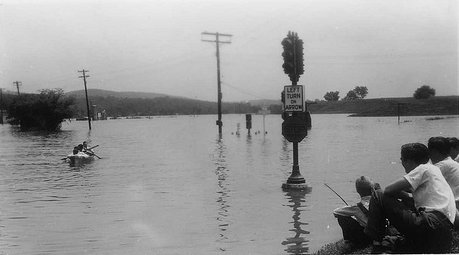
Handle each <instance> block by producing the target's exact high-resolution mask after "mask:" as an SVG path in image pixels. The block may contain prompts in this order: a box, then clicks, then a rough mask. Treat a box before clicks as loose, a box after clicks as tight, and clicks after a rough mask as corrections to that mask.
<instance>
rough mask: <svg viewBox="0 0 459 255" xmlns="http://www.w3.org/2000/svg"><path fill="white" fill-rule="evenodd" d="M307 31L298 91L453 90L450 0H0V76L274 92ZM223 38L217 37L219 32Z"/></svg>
mask: <svg viewBox="0 0 459 255" xmlns="http://www.w3.org/2000/svg"><path fill="white" fill-rule="evenodd" d="M289 30H292V31H295V32H297V33H298V36H299V37H300V38H301V39H302V40H303V41H304V47H305V50H304V59H305V73H304V74H303V75H302V76H301V77H300V81H299V84H303V85H305V92H306V98H307V99H312V100H314V99H316V98H318V99H323V96H324V94H325V93H326V92H327V91H339V92H340V96H341V97H344V96H345V95H346V93H347V92H348V91H349V90H351V89H353V88H354V87H355V86H366V87H367V88H368V91H369V94H368V97H369V98H378V97H405V96H412V94H413V92H414V90H415V89H416V88H418V87H420V86H422V85H424V84H427V85H430V86H431V87H433V88H434V89H435V90H436V92H437V95H458V94H459V88H458V64H457V63H458V4H457V1H456V0H352V1H351V0H347V1H346V0H299V1H292V0H271V1H258V0H257V1H255V0H187V1H185V0H182V1H179V0H91V1H90V0H0V67H1V69H0V87H2V88H4V89H6V90H12V91H15V87H14V86H13V82H14V81H21V82H22V87H20V89H21V91H23V92H36V91H37V90H39V89H44V88H63V89H64V90H65V91H72V90H80V89H83V88H84V86H83V81H82V79H79V78H78V75H79V74H78V73H77V71H78V70H82V69H83V68H84V69H86V70H89V75H90V77H89V78H88V87H89V88H97V89H105V90H114V91H141V92H156V93H165V94H169V95H177V96H185V97H189V98H195V99H202V100H209V101H216V100H217V71H216V69H217V68H216V57H215V53H216V47H215V43H210V42H203V41H202V40H201V39H212V38H211V37H210V38H209V37H206V38H203V37H202V36H201V33H202V32H204V31H207V32H219V33H226V34H232V35H233V36H232V38H231V44H223V45H221V47H220V56H221V74H222V92H223V101H245V100H250V99H279V98H280V92H281V90H282V89H283V86H284V85H289V84H290V80H289V79H288V77H287V75H285V74H284V72H283V69H282V67H281V66H282V63H283V60H282V56H281V53H282V45H281V41H282V39H283V38H284V37H285V36H286V35H287V33H288V31H289ZM224 39H226V38H224Z"/></svg>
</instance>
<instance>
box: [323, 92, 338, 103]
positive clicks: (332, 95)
mask: <svg viewBox="0 0 459 255" xmlns="http://www.w3.org/2000/svg"><path fill="white" fill-rule="evenodd" d="M324 99H325V100H327V101H338V100H339V91H329V92H327V93H325V95H324Z"/></svg>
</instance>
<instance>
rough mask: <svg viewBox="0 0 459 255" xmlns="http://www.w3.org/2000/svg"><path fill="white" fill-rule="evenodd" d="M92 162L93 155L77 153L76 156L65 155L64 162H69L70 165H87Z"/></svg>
mask: <svg viewBox="0 0 459 255" xmlns="http://www.w3.org/2000/svg"><path fill="white" fill-rule="evenodd" d="M93 160H94V156H93V155H88V154H86V153H84V152H81V151H80V152H78V153H77V154H69V155H67V158H66V161H68V162H70V164H77V165H78V164H84V163H89V162H91V161H93Z"/></svg>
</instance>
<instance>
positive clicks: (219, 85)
mask: <svg viewBox="0 0 459 255" xmlns="http://www.w3.org/2000/svg"><path fill="white" fill-rule="evenodd" d="M201 35H212V36H215V40H204V39H201V40H202V41H203V42H214V43H215V44H216V46H217V87H218V95H217V98H218V120H217V125H218V134H219V135H220V136H221V135H222V126H223V122H222V91H221V81H220V47H219V45H220V43H231V42H230V41H220V36H223V37H227V38H229V39H231V37H232V36H233V35H230V34H220V33H218V32H217V33H209V32H202V33H201Z"/></svg>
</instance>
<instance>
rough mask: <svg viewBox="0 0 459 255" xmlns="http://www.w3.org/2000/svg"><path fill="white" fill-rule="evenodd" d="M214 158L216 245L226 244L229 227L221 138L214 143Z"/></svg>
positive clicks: (226, 172) (228, 191)
mask: <svg viewBox="0 0 459 255" xmlns="http://www.w3.org/2000/svg"><path fill="white" fill-rule="evenodd" d="M215 156H216V157H214V161H215V162H214V163H215V166H216V169H215V174H216V175H217V185H218V189H217V194H218V198H217V204H218V206H219V208H218V213H217V214H218V215H217V224H218V228H219V230H220V231H219V236H218V238H217V240H216V241H217V243H220V244H222V243H226V242H227V240H228V236H227V233H226V231H227V230H228V227H229V220H228V215H229V208H230V205H229V203H228V199H229V197H230V195H229V193H230V191H231V190H230V189H229V183H228V180H227V179H228V168H227V166H228V164H227V162H226V146H225V144H224V143H223V140H222V139H221V137H219V139H217V143H216V148H215ZM219 249H220V250H221V251H225V250H226V248H225V247H223V246H220V247H219Z"/></svg>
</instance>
